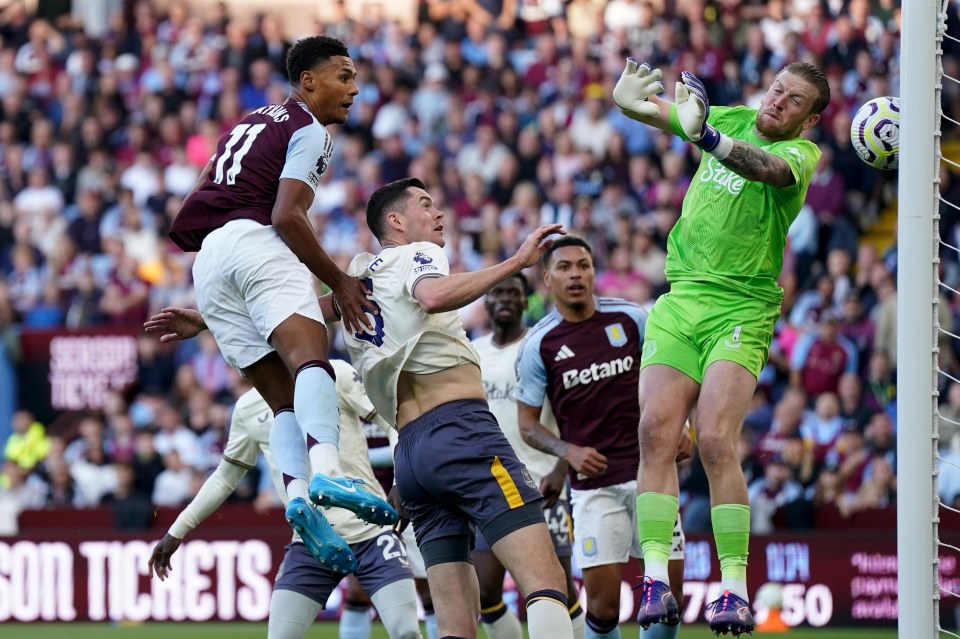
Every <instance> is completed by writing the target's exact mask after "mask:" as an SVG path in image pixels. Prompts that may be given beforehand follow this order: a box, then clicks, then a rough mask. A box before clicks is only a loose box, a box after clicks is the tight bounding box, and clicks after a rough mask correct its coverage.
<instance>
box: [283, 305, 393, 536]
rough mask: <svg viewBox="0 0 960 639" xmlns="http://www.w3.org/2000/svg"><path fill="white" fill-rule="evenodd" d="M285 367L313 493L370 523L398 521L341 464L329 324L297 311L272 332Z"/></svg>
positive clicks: (320, 500) (317, 500)
mask: <svg viewBox="0 0 960 639" xmlns="http://www.w3.org/2000/svg"><path fill="white" fill-rule="evenodd" d="M270 345H271V346H273V347H274V348H275V349H277V353H278V354H279V355H280V357H281V358H282V359H283V362H284V363H285V364H286V366H287V369H288V370H289V371H291V372H293V374H294V393H293V409H294V413H295V414H296V418H297V423H298V424H299V425H300V429H301V430H302V432H303V436H304V437H305V438H306V442H307V454H308V455H309V457H310V465H311V466H312V468H313V470H314V473H315V474H314V476H313V479H312V480H311V482H310V488H309V490H310V498H311V499H312V500H313V501H314V502H315V503H317V504H319V505H321V506H325V507H339V508H346V509H348V510H351V511H353V512H354V513H355V514H356V515H357V516H358V517H359V518H360V519H363V520H364V521H368V522H370V523H372V524H379V525H381V526H382V525H390V524H394V523H396V522H397V520H398V519H399V517H398V516H397V513H396V511H395V510H394V509H393V508H392V507H391V506H390V505H389V504H387V502H385V501H384V500H382V499H380V498H379V497H376V496H375V495H373V494H371V493H369V492H367V491H365V490H357V488H356V486H355V485H354V483H353V482H352V481H350V480H348V479H346V478H344V477H343V470H342V469H341V468H340V451H339V440H340V426H339V422H340V410H339V408H338V407H337V393H336V385H335V374H334V372H333V367H332V366H331V365H330V362H328V361H327V346H328V345H327V329H326V327H325V326H324V325H323V324H321V323H320V322H317V321H316V320H313V319H310V318H308V317H304V316H303V315H298V314H293V315H291V316H290V317H288V318H287V319H285V320H284V321H283V322H281V323H280V324H279V325H278V326H277V327H276V328H275V329H274V330H273V333H271V334H270Z"/></svg>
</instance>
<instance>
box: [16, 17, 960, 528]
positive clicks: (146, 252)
mask: <svg viewBox="0 0 960 639" xmlns="http://www.w3.org/2000/svg"><path fill="white" fill-rule="evenodd" d="M73 4H74V5H77V6H74V7H73V10H72V11H71V7H70V5H71V3H70V2H60V3H41V7H42V11H41V13H39V14H34V13H30V12H29V11H28V9H27V7H26V5H25V4H24V3H23V2H20V1H19V0H14V1H13V2H11V3H8V4H7V5H6V7H5V8H4V9H0V45H2V46H0V273H2V277H0V379H2V380H4V381H3V383H2V384H0V386H3V387H4V388H3V389H0V420H2V424H0V445H2V444H3V440H4V435H5V430H4V429H5V428H8V430H7V431H6V432H7V433H12V434H11V435H10V437H9V439H8V440H7V443H6V447H5V448H4V449H3V450H4V458H5V462H4V464H3V466H2V469H0V501H3V500H6V501H7V502H11V501H13V502H14V503H15V505H16V507H19V508H35V507H46V506H54V505H72V506H77V507H84V506H92V505H98V504H110V505H111V506H112V507H114V508H115V512H116V513H117V516H118V522H120V523H122V525H124V526H129V527H137V526H144V525H147V524H148V522H149V515H150V509H151V508H152V506H151V504H155V505H160V506H178V505H180V504H182V503H183V502H184V501H185V500H187V499H189V498H190V497H191V495H192V494H193V493H194V491H195V490H196V489H197V487H198V485H199V483H200V482H201V481H202V479H203V478H204V477H205V475H206V474H207V473H209V472H210V471H211V470H212V468H214V467H215V465H216V464H217V462H218V459H219V455H220V453H221V452H222V448H223V444H224V442H225V439H226V433H227V430H228V425H229V416H230V408H231V405H232V403H233V402H234V401H235V400H236V398H237V396H238V395H239V394H240V393H242V392H243V391H244V390H246V389H247V388H248V387H249V386H248V385H247V384H246V382H245V381H244V380H243V379H242V378H241V377H240V376H239V375H238V374H237V373H236V372H235V371H233V370H232V369H230V368H229V366H228V365H227V364H226V363H225V362H224V361H223V359H222V358H221V357H220V356H219V353H218V351H217V347H216V343H215V342H214V341H213V339H212V337H210V336H209V334H207V335H206V336H204V337H202V338H201V339H198V340H194V343H184V344H180V345H176V346H171V345H160V344H159V343H158V342H157V340H156V339H155V337H154V336H152V335H151V336H146V335H144V336H142V337H141V338H140V339H139V340H138V345H139V349H140V358H139V366H138V372H137V379H136V382H135V383H134V384H133V385H131V386H130V387H129V388H126V389H124V390H123V391H122V392H116V393H112V394H110V395H109V396H108V399H107V401H106V402H105V404H104V406H103V407H102V409H101V410H98V411H92V412H85V413H82V414H76V415H62V416H61V417H59V418H58V419H57V420H55V421H53V422H51V423H49V424H41V423H39V422H38V421H36V419H35V418H34V417H33V415H31V414H30V413H29V412H28V411H26V410H25V409H22V408H20V409H17V406H16V397H17V395H16V390H15V384H14V383H15V381H16V365H17V358H18V335H21V334H23V333H24V332H28V331H32V330H36V329H44V328H50V327H67V328H69V329H83V328H89V327H128V326H136V325H139V324H140V323H141V322H143V321H144V320H145V319H146V318H147V317H148V316H149V315H150V314H152V313H154V312H156V311H158V310H159V309H160V308H162V307H165V306H170V305H178V306H193V305H194V297H193V291H192V286H191V281H190V269H191V262H192V256H191V255H186V254H184V253H182V252H181V251H179V250H178V249H177V248H176V247H175V246H173V245H172V243H171V242H170V241H169V240H168V239H167V236H166V232H167V230H168V229H169V227H170V223H171V220H172V219H173V217H174V216H175V214H176V212H177V210H178V208H179V206H180V203H181V202H182V199H183V197H184V196H185V195H186V194H187V193H188V192H189V191H190V189H191V188H192V186H193V185H194V183H195V181H196V179H197V177H198V174H199V171H200V170H201V168H202V167H203V166H204V165H205V163H206V162H207V160H208V159H209V158H210V156H211V155H212V154H213V152H214V150H215V147H216V143H217V139H218V138H219V136H221V135H222V134H224V133H225V132H226V131H228V130H230V128H231V127H232V126H233V124H234V123H235V122H236V121H237V120H238V119H239V118H241V117H242V116H243V115H244V114H245V113H246V112H248V111H250V110H252V109H254V108H257V107H260V106H262V105H264V104H269V103H276V102H282V101H283V100H284V99H285V97H286V94H287V90H288V86H287V82H286V78H285V68H284V55H285V52H286V50H287V48H288V47H289V46H290V43H291V41H294V40H295V39H296V38H297V37H300V36H303V35H310V34H315V33H328V34H330V35H334V36H337V37H339V38H341V39H342V40H343V41H344V42H345V43H347V44H348V46H349V49H350V53H351V56H352V58H353V60H354V62H355V64H356V67H357V71H358V76H357V83H358V84H359V87H360V93H359V95H358V96H357V97H356V99H355V101H354V104H353V107H352V109H351V111H350V118H349V121H348V122H347V123H346V124H345V125H344V126H342V127H339V128H338V129H337V130H335V131H334V132H333V136H334V140H335V143H334V146H335V157H334V160H333V162H332V164H331V167H330V169H329V170H328V171H327V172H326V174H325V176H324V178H323V180H322V183H321V185H320V188H319V190H318V192H317V197H316V201H315V203H314V205H313V207H312V209H311V211H310V213H311V215H312V221H313V223H314V225H315V227H316V230H317V232H318V234H319V236H320V237H321V239H322V243H323V246H324V247H325V248H326V250H327V251H328V252H330V253H331V255H333V256H334V257H335V259H336V260H337V261H338V262H339V263H340V264H341V265H342V266H344V267H345V266H346V264H347V262H348V261H349V259H350V258H351V257H352V256H353V255H354V254H356V253H357V252H359V251H363V250H373V251H376V250H377V247H376V243H375V241H374V240H373V239H372V236H371V235H370V234H369V233H368V232H367V230H366V226H365V219H364V214H363V207H364V203H365V200H366V198H367V196H369V194H370V193H371V192H372V191H373V190H374V189H376V188H377V187H378V186H380V185H381V184H383V183H385V182H387V181H391V180H394V179H397V178H399V177H402V176H407V175H412V176H416V177H419V178H420V179H422V180H423V181H424V182H425V183H426V185H427V188H428V190H429V191H430V193H431V194H432V195H433V197H434V198H435V200H436V202H437V206H438V208H440V209H442V210H444V211H446V214H447V221H446V228H445V233H446V235H447V246H446V249H447V251H448V253H449V257H450V263H451V267H452V268H453V269H454V270H472V269H477V268H481V267H483V266H485V265H487V264H490V263H492V262H494V261H497V260H499V259H501V258H503V257H505V256H506V255H509V254H512V252H513V251H514V250H515V249H516V247H517V246H518V243H519V242H520V241H521V240H522V239H523V238H524V236H525V234H526V232H527V230H529V229H531V228H533V227H535V226H537V225H539V224H541V223H546V222H562V223H563V224H564V225H565V226H566V227H567V228H568V229H569V230H570V231H571V232H572V233H575V234H578V235H581V236H583V237H585V238H586V239H587V240H588V241H589V242H590V243H591V244H592V245H593V248H594V256H595V262H596V267H597V292H598V294H600V295H604V296H617V297H624V298H627V299H629V300H631V301H634V302H637V303H640V304H644V305H650V304H652V303H653V301H654V299H655V298H656V296H658V295H659V294H661V293H662V292H664V291H665V290H666V288H667V284H666V282H665V278H664V273H663V267H664V258H665V246H666V236H667V234H668V232H669V231H670V228H671V227H672V225H673V224H674V222H675V220H676V219H677V216H678V215H679V212H680V204H681V202H682V199H683V196H684V193H685V192H686V189H687V187H688V186H689V183H690V179H691V176H692V174H693V170H694V169H695V167H696V165H697V162H698V161H699V151H698V150H697V149H696V148H695V147H693V146H692V145H689V144H687V143H684V142H682V141H680V140H679V139H677V138H674V137H671V136H667V135H664V134H661V133H659V132H657V131H654V130H653V129H649V128H647V127H645V126H643V125H640V124H638V123H636V122H634V121H632V120H629V119H627V118H625V117H623V116H622V115H621V114H620V113H619V111H618V109H617V108H616V106H615V105H614V104H613V102H612V100H611V99H610V94H611V90H612V88H613V85H614V84H615V82H616V80H617V78H618V77H619V74H620V72H621V70H622V68H623V62H624V57H625V56H626V55H632V56H633V57H635V58H637V59H638V60H641V61H646V62H648V63H651V64H652V65H656V66H659V67H660V68H661V69H662V70H663V72H664V84H665V85H666V86H667V87H668V95H667V97H668V98H669V97H672V87H673V85H674V82H675V80H676V78H677V77H678V76H679V73H680V71H682V70H689V71H693V72H694V73H696V74H697V75H698V76H699V77H700V78H701V79H702V80H703V82H704V84H705V85H706V87H707V89H708V92H709V95H710V97H711V100H712V102H714V103H716V104H730V105H734V104H746V105H749V106H756V105H757V104H758V101H759V99H760V97H761V95H762V94H763V92H764V90H765V88H766V87H767V86H768V85H769V84H770V82H771V80H772V78H773V77H774V75H775V74H776V72H777V71H778V70H779V69H780V68H781V67H782V66H783V65H785V64H786V63H788V62H790V61H793V60H807V61H810V62H813V63H815V64H817V65H818V66H820V67H821V68H822V69H823V70H824V71H825V72H826V74H827V77H828V78H829V81H830V87H831V100H830V103H829V105H828V107H827V109H826V111H824V113H823V118H822V121H821V123H820V124H819V125H818V126H817V127H816V128H815V129H814V130H812V131H811V132H810V136H811V138H812V139H813V140H814V141H815V142H816V143H817V144H818V145H819V147H820V149H821V151H822V158H821V160H820V163H819V165H818V167H817V170H816V173H815V175H814V177H813V182H812V184H811V186H810V190H809V194H808V196H807V200H806V205H805V206H804V208H803V210H802V211H801V213H800V215H799V217H798V219H797V221H796V222H795V223H794V225H793V227H792V228H791V231H790V236H789V246H788V249H787V254H786V260H785V266H784V270H783V274H782V277H781V284H782V286H783V287H784V289H785V291H786V297H785V300H784V304H783V314H782V317H781V319H780V321H779V322H778V323H777V326H776V333H775V337H774V342H773V347H772V349H771V353H770V362H769V365H768V366H767V368H766V369H765V370H764V372H763V374H762V376H761V379H760V385H759V387H758V390H757V393H756V395H755V401H754V405H753V407H752V410H751V411H750V414H749V416H748V419H747V422H746V424H745V427H744V431H743V437H742V441H741V447H740V453H741V456H742V459H743V466H744V470H745V472H746V473H747V477H748V482H749V490H750V501H751V505H752V506H753V510H752V512H753V518H754V521H753V525H754V528H755V530H756V532H767V531H769V530H772V529H774V528H775V527H791V528H805V527H809V526H810V525H811V522H812V520H813V519H812V516H811V512H812V510H813V509H814V508H818V507H824V506H829V507H831V508H835V509H838V510H839V512H840V513H841V514H842V515H843V516H853V515H854V514H855V513H856V512H857V511H859V510H862V509H868V508H877V507H886V506H889V505H891V504H893V503H894V502H895V499H896V473H895V470H896V459H895V450H896V446H895V438H896V432H897V424H896V412H895V405H896V355H897V353H896V326H897V309H896V299H897V290H896V260H897V253H896V247H895V246H893V245H892V244H890V243H888V244H887V245H879V246H878V244H877V243H876V242H870V241H866V240H865V234H866V233H867V232H868V231H869V230H870V229H871V227H872V225H873V224H874V223H875V222H876V221H877V220H878V219H880V217H881V216H882V214H883V212H884V211H885V210H887V209H889V208H890V207H891V206H894V205H895V202H894V198H895V190H896V175H895V173H882V172H880V171H876V170H874V169H871V168H869V167H868V166H866V165H865V164H864V163H862V162H861V161H860V160H859V159H858V158H857V156H856V154H855V152H854V151H853V149H852V148H851V145H850V139H849V137H850V136H849V130H850V123H851V116H852V114H853V113H854V112H855V111H856V109H857V108H858V107H859V106H860V105H861V104H862V103H863V102H865V101H867V100H868V99H871V98H873V97H877V96H881V95H897V94H898V91H899V78H900V72H901V70H900V66H899V32H900V7H899V2H897V1H896V0H611V1H609V2H606V1H604V0H566V1H561V0H552V1H545V2H544V1H540V2H535V1H527V0H504V1H503V2H497V1H496V0H426V2H422V3H412V4H411V6H412V7H413V8H412V10H413V11H417V12H418V13H417V15H416V16H411V20H410V21H409V22H410V24H413V25H414V27H413V28H411V29H404V27H403V26H402V24H401V23H399V22H392V21H388V20H384V19H383V17H382V12H380V11H377V10H376V8H377V6H378V5H376V4H373V3H367V4H369V5H370V9H369V10H368V11H365V12H364V18H363V19H361V20H354V19H350V18H348V17H347V11H346V7H344V6H343V4H342V3H337V2H328V3H323V4H324V10H323V11H322V12H320V13H318V14H316V15H315V14H313V13H305V14H304V18H305V19H304V20H301V21H300V22H298V23H296V25H297V27H298V28H299V29H300V31H296V30H291V29H290V28H289V25H285V24H284V23H283V21H282V20H281V16H278V15H275V14H272V13H270V12H269V10H267V11H266V12H264V13H262V14H260V15H257V16H251V17H249V18H247V17H240V16H234V15H231V9H230V3H226V2H221V3H187V2H182V1H174V2H165V3H163V9H161V8H160V7H159V6H158V5H155V4H154V3H151V2H149V1H146V0H141V1H137V2H130V1H125V2H124V1H120V0H111V1H104V2H102V3H82V2H75V3H73ZM305 4H307V5H311V6H313V4H312V3H305ZM264 6H266V7H268V6H269V3H268V4H267V5H264ZM948 22H949V24H950V25H951V27H952V26H953V25H956V24H958V20H957V15H956V5H953V8H952V12H951V15H950V16H949V20H948ZM955 32H956V33H957V34H958V35H960V25H958V27H957V29H956V31H955ZM944 46H945V48H947V52H948V53H950V54H953V53H955V52H954V51H952V50H951V49H950V44H949V43H945V44H944ZM944 64H945V70H946V72H947V73H950V72H951V71H953V73H954V75H955V76H956V75H958V73H960V71H957V69H956V68H957V66H958V64H957V62H956V59H955V58H953V57H949V56H948V58H947V59H946V60H945V62H944ZM944 92H945V93H944V109H945V112H947V113H948V114H953V115H954V116H955V117H956V116H957V115H958V114H960V108H958V105H960V93H958V92H957V90H956V89H955V88H953V87H952V86H950V85H949V84H948V85H945V87H944ZM942 180H943V183H942V189H943V190H944V192H946V193H948V194H953V195H960V181H958V180H957V176H956V175H953V174H952V173H949V172H947V171H946V170H945V171H944V172H943V176H942ZM948 199H949V196H948ZM954 201H956V202H960V197H957V198H955V199H954ZM942 213H943V216H944V219H943V220H942V222H941V231H942V234H943V236H944V238H945V239H949V241H951V242H952V243H955V244H957V245H960V243H957V242H956V240H954V239H953V238H954V236H955V235H956V234H958V233H960V225H957V224H956V222H957V219H958V216H957V214H956V213H955V212H952V211H951V210H944V211H942ZM889 240H890V242H892V241H893V238H892V237H891V238H889ZM891 246H892V248H891ZM944 258H945V259H944V263H943V276H944V279H945V280H946V281H947V282H949V283H952V284H954V285H955V284H956V282H957V280H958V278H960V269H958V268H957V264H958V260H957V256H956V255H954V256H950V255H945V256H944ZM531 279H532V280H533V281H534V282H535V283H537V282H539V276H538V275H537V274H533V277H532V278H531ZM941 302H942V304H941V306H940V320H941V322H942V323H943V325H944V326H945V327H951V328H950V330H954V329H953V328H952V327H953V326H955V325H956V323H957V322H956V321H955V317H954V315H955V311H956V307H955V304H954V300H953V299H948V298H946V297H943V298H942V299H941ZM548 307H549V300H547V299H545V297H544V293H543V288H542V286H539V285H538V286H537V291H536V292H535V294H534V296H533V297H532V298H531V304H530V313H529V318H528V320H529V322H531V323H533V322H535V321H536V320H537V319H539V317H542V315H543V314H544V313H545V312H546V309H547V308H548ZM464 319H465V324H466V326H467V328H468V330H469V331H470V332H471V334H473V335H480V334H482V333H483V332H484V331H486V330H488V327H487V325H486V316H485V314H484V312H483V309H482V306H481V305H480V304H474V305H473V306H471V307H469V308H468V309H466V310H465V311H464ZM333 348H334V351H335V352H334V353H333V355H334V356H337V355H340V356H342V350H341V345H340V344H339V343H338V342H337V341H336V340H335V341H334V343H333ZM955 351H956V348H955V345H954V343H953V341H952V340H947V341H946V342H945V343H944V344H943V345H942V348H941V353H940V354H941V360H942V364H943V366H944V367H945V368H946V369H947V370H949V371H952V372H953V374H954V375H957V374H958V373H960V370H958V365H957V357H956V352H955ZM7 380H10V383H7ZM942 390H943V393H942V399H943V401H944V405H943V412H944V414H945V415H950V416H952V419H953V420H955V421H956V422H960V385H958V384H956V383H951V384H950V385H949V386H944V387H943V388H942ZM4 395H6V397H4ZM944 431H945V432H944V434H943V436H942V439H941V443H942V446H943V449H944V454H951V453H950V451H960V427H956V426H951V425H950V424H949V423H947V424H946V428H945V429H944ZM956 454H957V455H958V456H960V452H957V453H956ZM955 483H956V484H957V485H956V489H955V490H953V492H952V493H950V494H945V495H944V498H945V499H946V500H947V501H950V502H953V501H954V500H957V499H958V498H960V480H958V481H957V482H955ZM236 498H237V499H245V500H250V501H253V502H254V503H255V505H256V506H257V507H269V506H270V505H272V504H274V503H275V497H273V496H272V495H270V494H269V482H263V481H258V479H257V477H256V473H253V474H251V476H250V478H249V481H248V483H246V484H244V486H243V488H242V489H241V490H240V491H239V492H238V495H237V497H236ZM683 503H684V507H685V519H684V520H685V523H686V527H687V529H688V531H689V532H696V531H702V530H704V529H705V528H706V527H708V526H709V516H708V514H709V495H708V492H707V482H706V477H705V475H704V472H703V468H702V466H701V465H700V464H699V463H698V460H697V459H696V456H694V459H693V460H692V461H690V462H687V464H686V466H685V468H684V472H683ZM15 510H16V508H14V511H15ZM0 518H2V516H0Z"/></svg>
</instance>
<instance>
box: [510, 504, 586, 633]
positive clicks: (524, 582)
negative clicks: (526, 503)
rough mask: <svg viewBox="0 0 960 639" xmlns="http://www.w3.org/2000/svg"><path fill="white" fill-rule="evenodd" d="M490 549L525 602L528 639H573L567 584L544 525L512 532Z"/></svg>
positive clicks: (540, 524) (534, 525)
mask: <svg viewBox="0 0 960 639" xmlns="http://www.w3.org/2000/svg"><path fill="white" fill-rule="evenodd" d="M492 548H493V552H494V554H495V555H496V556H497V558H498V559H499V560H500V562H501V563H502V564H503V565H504V567H506V569H507V570H508V571H510V574H511V575H513V578H514V579H515V580H516V582H517V585H518V586H519V587H520V591H521V592H522V593H523V596H524V597H525V599H526V606H527V628H528V631H529V633H530V639H547V638H549V639H569V638H571V637H573V626H572V624H571V622H570V611H569V609H568V608H567V602H566V599H567V595H566V591H567V580H566V578H565V575H564V574H563V568H561V567H560V562H559V561H558V560H557V555H556V553H555V552H554V550H553V542H552V541H551V539H550V532H549V530H548V529H547V524H546V523H539V524H533V525H531V526H526V527H524V528H521V529H519V530H515V531H513V532H512V533H510V534H508V535H506V536H505V537H503V538H501V539H500V540H498V541H497V542H496V543H494V544H493V546H492Z"/></svg>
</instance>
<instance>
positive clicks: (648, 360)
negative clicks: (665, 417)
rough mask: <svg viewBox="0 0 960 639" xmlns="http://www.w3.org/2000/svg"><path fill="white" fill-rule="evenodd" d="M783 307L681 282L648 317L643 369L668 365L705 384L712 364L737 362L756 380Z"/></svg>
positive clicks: (671, 289) (721, 289)
mask: <svg viewBox="0 0 960 639" xmlns="http://www.w3.org/2000/svg"><path fill="white" fill-rule="evenodd" d="M779 316H780V305H779V304H771V303H770V302H766V301H763V300H760V299H757V298H755V297H747V296H745V295H743V294H740V293H737V292H736V291H731V290H728V289H725V288H721V287H719V286H715V285H711V284H705V283H701V282H677V283H675V284H673V285H672V286H671V287H670V292H669V293H667V294H666V295H662V296H661V297H660V298H659V299H658V300H657V303H656V304H654V306H653V310H651V311H650V317H649V318H648V319H647V325H646V329H645V331H644V338H643V353H642V355H641V359H640V368H641V369H642V368H643V367H644V366H649V365H650V364H666V365H667V366H670V367H672V368H676V369H677V370H679V371H680V372H682V373H684V374H686V375H688V376H689V377H691V378H692V379H694V380H695V381H696V382H697V383H698V384H699V383H701V382H703V374H704V372H705V371H706V370H707V367H708V366H710V364H712V363H713V362H716V361H717V360H726V361H731V362H736V363H738V364H740V365H741V366H743V367H744V368H746V369H747V370H748V371H750V372H751V373H753V376H754V377H758V376H759V375H760V371H761V370H762V369H763V367H764V365H766V363H767V352H768V351H769V349H770V340H771V339H773V325H774V323H775V322H776V321H777V318H778V317H779Z"/></svg>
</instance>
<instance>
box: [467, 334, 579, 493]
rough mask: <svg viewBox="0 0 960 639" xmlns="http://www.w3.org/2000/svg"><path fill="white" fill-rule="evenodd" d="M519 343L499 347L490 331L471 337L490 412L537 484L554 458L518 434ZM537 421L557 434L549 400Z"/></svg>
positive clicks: (551, 465)
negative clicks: (478, 358)
mask: <svg viewBox="0 0 960 639" xmlns="http://www.w3.org/2000/svg"><path fill="white" fill-rule="evenodd" d="M524 336H526V334H524ZM521 343H523V339H522V338H521V339H518V340H517V341H515V342H513V343H511V344H507V345H506V346H504V347H502V348H501V347H499V346H497V345H496V344H494V343H493V333H490V334H489V335H484V336H483V337H479V338H477V339H475V340H473V347H474V348H475V349H477V353H478V354H479V355H480V373H481V376H482V377H483V389H484V391H486V393H487V403H488V404H490V412H491V413H493V415H494V417H496V418H497V423H499V424H500V428H501V429H502V430H503V434H504V435H506V436H507V440H508V441H509V442H510V445H511V446H513V450H514V451H516V453H517V457H518V458H519V459H520V461H522V462H523V463H524V464H525V465H526V467H527V470H529V471H530V475H532V476H533V480H534V481H535V482H537V483H538V484H539V483H540V479H541V478H542V477H543V476H544V475H546V474H547V473H549V472H550V471H551V470H553V467H554V466H555V465H556V463H557V458H556V457H554V456H553V455H548V454H547V453H545V452H543V451H540V450H537V449H536V448H534V447H533V446H530V445H529V444H527V443H526V442H525V441H523V438H522V437H521V436H520V420H519V419H518V416H517V374H516V368H515V366H516V363H517V355H518V354H519V353H520V344H521ZM540 423H541V424H543V425H544V426H546V427H547V428H548V429H549V430H550V431H551V432H552V433H553V434H554V435H557V436H559V435H560V433H559V431H558V430H557V423H556V421H555V420H554V417H553V412H552V411H551V410H550V404H549V402H545V403H544V407H543V412H542V413H541V415H540Z"/></svg>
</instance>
